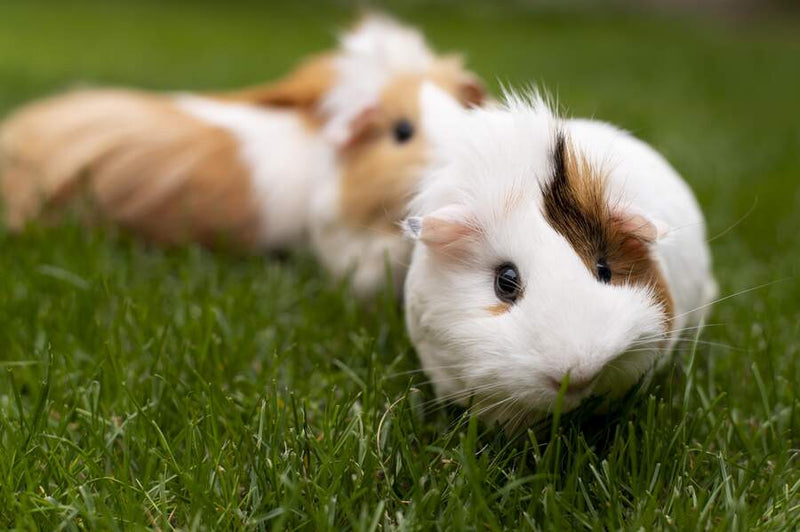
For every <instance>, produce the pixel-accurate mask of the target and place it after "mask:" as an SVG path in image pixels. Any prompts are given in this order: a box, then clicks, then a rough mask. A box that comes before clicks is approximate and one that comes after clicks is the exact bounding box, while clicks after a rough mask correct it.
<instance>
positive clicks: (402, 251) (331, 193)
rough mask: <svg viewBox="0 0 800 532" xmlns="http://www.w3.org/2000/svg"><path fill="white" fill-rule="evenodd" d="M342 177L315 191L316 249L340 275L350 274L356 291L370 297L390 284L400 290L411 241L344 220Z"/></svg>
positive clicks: (313, 239)
mask: <svg viewBox="0 0 800 532" xmlns="http://www.w3.org/2000/svg"><path fill="white" fill-rule="evenodd" d="M340 197H341V196H340V187H339V182H338V181H327V182H325V183H323V184H322V186H321V187H320V188H319V189H318V190H317V191H316V193H315V194H314V198H313V200H312V206H311V213H312V214H311V242H312V245H313V247H314V252H315V253H316V255H317V257H318V258H319V259H320V261H322V263H323V264H324V265H325V267H326V268H327V269H328V271H329V272H331V273H332V274H333V275H334V276H336V277H344V276H347V275H349V276H350V283H351V287H352V289H353V292H354V293H355V294H356V295H357V296H359V297H361V298H368V297H370V296H372V295H374V294H375V292H376V291H377V290H378V289H379V288H381V287H384V286H386V285H387V282H386V281H387V274H391V279H389V284H390V285H391V286H393V287H394V288H395V289H396V290H399V289H400V287H401V286H402V284H403V281H404V280H405V273H406V270H407V268H408V261H409V258H410V255H411V248H412V246H411V242H409V241H408V240H406V239H405V238H403V237H402V236H401V235H399V234H397V233H388V232H381V231H380V230H379V229H376V228H372V227H355V226H353V225H351V224H348V223H345V222H344V221H342V218H341V212H340V209H339V205H340Z"/></svg>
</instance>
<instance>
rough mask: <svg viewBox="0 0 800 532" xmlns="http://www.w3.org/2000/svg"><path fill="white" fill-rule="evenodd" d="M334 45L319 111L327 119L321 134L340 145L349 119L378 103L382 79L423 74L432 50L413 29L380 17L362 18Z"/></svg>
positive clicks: (432, 58) (382, 86)
mask: <svg viewBox="0 0 800 532" xmlns="http://www.w3.org/2000/svg"><path fill="white" fill-rule="evenodd" d="M339 48H340V50H341V51H340V52H339V53H338V54H337V56H336V58H335V59H334V68H335V69H336V83H335V85H334V87H333V88H332V89H331V90H330V91H329V92H328V93H327V94H326V95H325V98H324V99H323V101H322V107H321V109H322V111H323V113H324V114H325V116H327V117H329V119H328V120H327V123H326V125H325V128H324V134H325V136H326V137H327V138H328V139H329V140H330V141H332V142H334V143H335V144H338V145H341V144H343V143H345V142H346V141H347V139H348V137H349V133H350V124H351V122H352V121H353V119H355V118H356V117H357V116H358V115H359V114H360V113H361V112H362V111H364V110H365V109H368V108H370V107H372V106H375V105H377V104H378V100H379V98H380V94H381V91H382V90H383V88H384V87H385V86H386V84H387V83H388V82H390V81H391V80H392V79H393V78H395V77H397V76H399V75H403V74H412V73H417V74H421V73H424V72H425V71H426V70H427V69H428V68H429V67H430V65H431V64H432V63H433V60H434V54H433V52H432V51H431V50H430V49H429V48H428V46H427V44H426V43H425V39H424V37H423V36H422V34H421V33H420V32H419V31H417V30H415V29H414V28H411V27H408V26H404V25H402V24H400V23H398V22H397V21H395V20H393V19H391V18H389V17H385V16H381V15H371V16H369V17H367V18H365V19H364V20H363V21H362V22H361V23H360V24H359V25H358V26H357V27H356V28H355V30H353V31H351V32H349V33H346V34H344V35H342V36H341V38H340V39H339Z"/></svg>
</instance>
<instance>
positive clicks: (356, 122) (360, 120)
mask: <svg viewBox="0 0 800 532" xmlns="http://www.w3.org/2000/svg"><path fill="white" fill-rule="evenodd" d="M381 116H382V112H381V108H380V107H379V106H378V105H370V106H369V107H365V108H364V109H363V110H361V112H360V113H358V114H357V115H356V116H355V118H353V119H352V120H351V121H350V124H349V127H348V128H347V130H348V131H347V135H346V136H345V137H344V139H343V140H342V141H341V142H339V143H337V144H338V145H339V147H340V148H341V149H343V150H346V149H348V148H350V147H352V146H355V145H356V144H358V143H359V142H361V141H362V140H364V139H366V138H368V137H369V136H370V134H371V133H372V132H373V131H374V129H375V126H376V125H378V123H379V122H380V120H381Z"/></svg>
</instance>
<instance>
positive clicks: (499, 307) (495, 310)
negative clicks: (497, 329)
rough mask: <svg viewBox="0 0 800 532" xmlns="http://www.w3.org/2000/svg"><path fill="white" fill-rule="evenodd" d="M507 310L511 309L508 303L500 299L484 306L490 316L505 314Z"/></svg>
mask: <svg viewBox="0 0 800 532" xmlns="http://www.w3.org/2000/svg"><path fill="white" fill-rule="evenodd" d="M509 310H511V305H510V304H508V303H503V302H502V301H501V302H499V303H495V304H494V305H490V306H488V307H486V312H488V313H489V314H491V315H492V316H499V315H501V314H505V313H506V312H508V311H509Z"/></svg>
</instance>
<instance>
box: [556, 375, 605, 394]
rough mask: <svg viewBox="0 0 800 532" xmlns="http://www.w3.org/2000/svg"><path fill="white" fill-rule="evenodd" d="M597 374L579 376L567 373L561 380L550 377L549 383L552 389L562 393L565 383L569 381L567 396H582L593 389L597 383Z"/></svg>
mask: <svg viewBox="0 0 800 532" xmlns="http://www.w3.org/2000/svg"><path fill="white" fill-rule="evenodd" d="M597 376H598V374H597V373H593V374H591V375H579V374H571V373H570V372H567V373H566V374H564V375H563V376H561V378H554V377H548V378H547V381H548V383H549V384H550V387H551V388H552V389H553V391H555V392H556V393H558V392H559V391H561V387H562V386H563V384H564V381H565V380H566V381H567V395H579V394H582V393H584V392H586V391H588V390H590V389H591V388H592V386H593V385H594V383H595V381H597Z"/></svg>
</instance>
